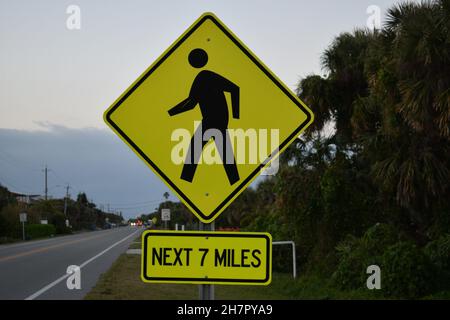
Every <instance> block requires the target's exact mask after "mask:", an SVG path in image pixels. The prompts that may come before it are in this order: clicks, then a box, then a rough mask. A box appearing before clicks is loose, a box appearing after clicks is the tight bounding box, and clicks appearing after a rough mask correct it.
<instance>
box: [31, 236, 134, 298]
mask: <svg viewBox="0 0 450 320" xmlns="http://www.w3.org/2000/svg"><path fill="white" fill-rule="evenodd" d="M138 231H140V230H139V229H138V230H136V231H135V232H133V233H132V234H130V235H128V236H126V237H125V238H123V239H122V240H119V241H117V242H116V243H114V244H113V245H111V246H109V247H108V248H106V249H105V250H103V251H102V252H100V253H99V254H97V255H95V256H93V257H92V258H90V259H89V260H86V261H85V262H83V263H82V264H81V265H80V266H79V267H80V269H82V268H83V267H85V266H86V265H87V264H89V263H91V262H92V261H94V260H95V259H97V258H98V257H100V256H101V255H103V254H105V253H106V252H108V251H109V250H111V249H112V248H114V247H115V246H117V245H118V244H120V243H122V242H124V241H125V240H127V239H129V238H130V237H132V236H133V235H135V234H136V233H137V232H138ZM68 276H69V274H65V275H63V276H62V277H60V278H58V279H56V280H55V281H53V282H52V283H50V284H48V285H46V286H45V287H43V288H42V289H40V290H38V291H36V292H35V293H33V294H32V295H31V296H29V297H27V298H25V300H34V299H36V298H37V297H39V296H40V295H41V294H43V293H44V292H46V291H48V290H50V289H51V288H53V287H54V286H56V285H57V284H58V283H60V282H61V281H63V280H64V279H66V278H67V277H68Z"/></svg>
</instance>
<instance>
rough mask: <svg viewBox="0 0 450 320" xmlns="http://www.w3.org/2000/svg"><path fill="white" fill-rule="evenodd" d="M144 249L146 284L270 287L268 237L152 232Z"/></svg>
mask: <svg viewBox="0 0 450 320" xmlns="http://www.w3.org/2000/svg"><path fill="white" fill-rule="evenodd" d="M142 248H143V250H142V268H141V272H142V273H141V278H142V280H143V281H144V282H150V283H196V284H247V285H248V284H254V285H258V284H259V285H267V284H269V283H270V281H271V275H272V270H271V268H272V262H271V261H272V251H271V249H272V237H271V236H270V234H268V233H253V232H206V231H186V232H176V231H159V230H148V231H146V232H145V233H144V234H143V236H142Z"/></svg>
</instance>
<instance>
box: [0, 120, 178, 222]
mask: <svg viewBox="0 0 450 320" xmlns="http://www.w3.org/2000/svg"><path fill="white" fill-rule="evenodd" d="M38 124H39V126H40V127H41V128H42V130H37V131H25V130H15V129H0V183H1V184H3V185H5V186H7V187H8V188H10V189H11V190H13V191H16V192H22V193H36V194H43V193H44V173H43V168H44V167H45V165H46V164H47V165H48V168H49V169H50V172H49V174H48V179H49V194H50V195H51V196H53V197H62V196H63V194H64V192H65V189H64V187H63V186H64V185H65V184H67V183H69V184H70V185H71V186H72V188H73V189H71V191H70V193H71V195H72V198H73V197H75V196H76V194H77V193H78V192H80V191H84V192H86V193H87V195H88V197H89V198H90V199H92V200H93V201H94V202H95V203H96V204H97V205H99V206H100V205H104V206H105V208H106V205H107V204H108V203H109V204H110V207H111V209H117V210H121V211H122V212H123V213H124V215H125V216H129V217H130V216H135V215H136V214H138V213H141V212H147V211H150V210H153V209H154V208H155V207H156V206H157V205H158V203H159V202H160V201H161V200H162V198H163V197H162V194H163V193H164V192H165V191H168V188H167V187H166V186H165V185H164V184H163V183H162V182H160V180H159V178H158V177H156V176H155V175H154V174H153V173H152V172H151V171H150V169H148V168H147V166H146V165H145V164H144V163H143V162H142V161H141V160H140V159H139V158H138V157H137V156H135V155H134V153H133V152H132V151H131V150H130V149H129V148H128V147H127V146H126V145H125V144H124V143H123V142H122V141H120V139H119V138H117V137H116V136H115V135H113V134H112V133H110V132H108V131H106V130H102V129H95V128H83V129H72V128H67V127H64V126H60V125H55V124H51V123H38ZM172 199H173V200H175V199H176V198H174V197H172Z"/></svg>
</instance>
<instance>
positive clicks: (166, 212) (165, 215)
mask: <svg viewBox="0 0 450 320" xmlns="http://www.w3.org/2000/svg"><path fill="white" fill-rule="evenodd" d="M161 221H170V209H161Z"/></svg>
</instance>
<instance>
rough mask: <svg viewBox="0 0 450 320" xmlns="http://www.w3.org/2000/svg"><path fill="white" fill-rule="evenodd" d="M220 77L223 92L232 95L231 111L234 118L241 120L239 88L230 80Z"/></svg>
mask: <svg viewBox="0 0 450 320" xmlns="http://www.w3.org/2000/svg"><path fill="white" fill-rule="evenodd" d="M219 77H220V82H221V83H222V86H223V90H224V91H226V92H229V93H230V94H231V109H232V112H233V118H235V119H239V87H238V86H237V85H235V84H234V83H233V82H231V81H230V80H228V79H225V78H224V77H221V76H219Z"/></svg>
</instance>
